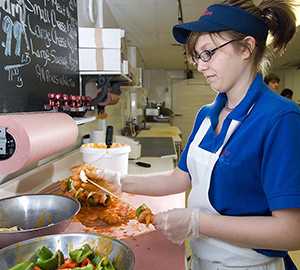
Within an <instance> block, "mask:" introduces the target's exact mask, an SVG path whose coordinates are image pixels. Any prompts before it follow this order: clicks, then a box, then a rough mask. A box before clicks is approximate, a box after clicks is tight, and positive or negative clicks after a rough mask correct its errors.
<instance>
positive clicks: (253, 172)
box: [98, 0, 300, 270]
mask: <svg viewBox="0 0 300 270" xmlns="http://www.w3.org/2000/svg"><path fill="white" fill-rule="evenodd" d="M295 20H296V18H295V15H294V13H293V8H292V2H291V1H288V0H285V1H282V0H272V1H270V0H263V1H259V4H258V5H255V4H254V1H248V0H226V1H223V2H222V3H221V4H214V5H211V6H209V7H208V8H207V10H206V11H205V12H204V13H203V14H202V15H201V16H200V18H199V19H198V20H196V21H193V22H188V23H183V24H179V25H175V26H174V28H173V35H174V37H175V39H176V40H177V42H179V43H181V44H186V48H187V52H188V56H189V59H190V61H191V62H192V63H193V64H194V65H195V66H196V68H197V70H198V71H199V72H201V73H202V74H203V75H204V77H205V78H206V80H207V82H208V84H209V85H210V86H211V88H212V89H213V90H214V91H215V92H216V98H215V100H214V102H213V103H212V104H208V105H206V106H203V107H201V108H200V109H199V111H198V113H197V115H196V118H195V122H194V126H193V129H192V131H191V134H190V136H189V139H188V142H187V144H186V146H185V148H184V151H183V152H182V155H181V157H180V161H179V164H178V167H177V168H176V169H174V170H173V171H170V172H165V173H160V174H154V175H153V174H152V175H145V176H133V175H127V176H120V174H119V173H117V172H112V171H108V170H105V169H99V170H98V174H99V175H100V176H102V177H104V178H106V179H107V180H109V181H111V182H113V183H114V184H115V185H117V186H119V187H120V188H121V190H122V191H124V192H129V193H135V194H143V195H150V196H163V195H169V194H175V193H180V192H184V191H187V190H189V189H190V188H191V192H190V194H189V198H188V206H187V208H183V209H172V210H169V211H166V212H161V213H156V214H155V215H154V225H155V227H156V229H157V230H159V231H161V232H162V233H163V234H164V235H165V236H166V237H167V238H168V239H170V240H171V241H173V242H175V243H179V244H181V243H183V241H184V240H185V239H189V240H190V246H191V250H192V269H193V270H217V269H219V270H224V269H226V270H229V269H235V270H242V269H243V270H246V269H247V270H275V269H276V270H283V269H286V270H292V269H296V267H295V265H294V264H293V262H292V260H291V259H290V257H289V255H288V252H287V251H288V250H297V249H300V233H299V228H300V169H299V160H300V140H299V139H298V138H299V137H300V110H299V108H298V106H297V105H296V104H294V103H292V102H285V101H284V100H283V99H282V98H281V97H280V96H279V95H278V94H276V93H274V92H273V91H271V90H270V89H269V88H268V87H267V86H266V84H265V83H264V81H263V77H262V75H261V74H262V71H265V70H266V64H267V63H269V61H268V59H267V55H270V53H269V52H270V50H272V51H273V53H280V52H282V51H283V50H284V49H285V48H286V46H287V44H288V43H289V41H290V40H291V39H292V38H293V36H294V34H295V31H296V25H295ZM269 33H270V34H271V35H272V36H273V41H272V43H271V44H270V45H269V47H267V45H266V40H267V36H268V34H269ZM269 60H270V59H269ZM183 102H184V101H183ZM283 142H284V143H283Z"/></svg>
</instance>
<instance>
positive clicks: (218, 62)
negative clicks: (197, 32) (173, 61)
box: [195, 34, 246, 92]
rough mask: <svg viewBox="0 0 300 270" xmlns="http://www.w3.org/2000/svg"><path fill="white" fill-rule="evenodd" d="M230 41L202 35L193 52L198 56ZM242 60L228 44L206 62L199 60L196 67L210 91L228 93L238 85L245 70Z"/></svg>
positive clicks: (239, 54) (230, 44)
mask: <svg viewBox="0 0 300 270" xmlns="http://www.w3.org/2000/svg"><path fill="white" fill-rule="evenodd" d="M230 40H232V39H231V38H226V39H225V37H224V38H223V37H220V36H218V35H215V36H214V37H213V38H212V37H211V35H210V34H203V35H201V36H200V37H199V38H198V40H197V42H196V45H195V51H196V53H197V54H198V55H199V54H200V53H201V52H203V51H204V50H212V49H214V48H216V47H218V46H220V45H222V44H224V43H226V42H228V41H230ZM233 42H234V41H233ZM243 59H244V58H243V56H242V53H239V52H238V51H237V49H235V48H234V47H233V46H232V43H229V44H227V45H226V46H224V47H222V48H219V49H217V50H216V51H215V53H214V54H213V55H212V57H211V59H210V60H209V61H208V62H204V61H202V60H201V59H199V60H198V61H197V63H196V67H197V70H198V71H199V72H201V73H202V74H203V75H204V77H205V78H206V80H207V82H208V84H209V85H210V86H211V88H212V89H214V90H215V91H218V92H228V91H229V90H230V89H231V88H233V87H234V86H235V85H236V84H237V83H238V81H239V79H240V78H241V75H242V74H243V71H244V70H245V65H246V62H245V61H244V60H243Z"/></svg>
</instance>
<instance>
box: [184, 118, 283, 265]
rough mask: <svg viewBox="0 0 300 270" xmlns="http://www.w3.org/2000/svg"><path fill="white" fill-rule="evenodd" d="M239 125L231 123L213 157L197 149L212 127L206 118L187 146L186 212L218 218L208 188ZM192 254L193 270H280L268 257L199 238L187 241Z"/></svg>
mask: <svg viewBox="0 0 300 270" xmlns="http://www.w3.org/2000/svg"><path fill="white" fill-rule="evenodd" d="M239 124H240V122H238V121H236V120H232V121H231V123H230V126H229V128H228V131H227V134H226V136H225V139H224V142H223V144H222V146H221V147H220V149H219V150H218V151H217V152H216V153H211V152H209V151H206V150H204V149H202V148H200V147H199V145H200V143H201V141H202V139H203V138H204V136H205V134H206V132H207V131H208V129H209V128H210V126H211V122H210V120H209V118H205V119H204V120H203V122H202V124H201V126H200V128H199V129H198V132H197V134H196V135H195V138H194V140H193V141H192V143H191V144H190V147H189V151H188V155H187V166H188V169H189V173H190V175H191V179H192V190H191V193H190V195H189V199H188V207H189V208H198V209H200V210H201V211H202V212H204V213H211V214H215V215H220V214H219V213H218V212H217V211H216V210H215V209H214V208H213V206H212V205H211V204H210V201H209V187H210V181H211V175H212V171H213V168H214V166H215V164H216V162H217V160H218V158H219V155H220V153H221V152H222V149H223V147H224V146H225V145H226V143H227V142H228V140H229V138H230V136H231V135H232V134H233V133H234V131H235V130H236V128H237V127H238V126H239ZM190 244H191V248H192V252H193V259H194V260H193V261H194V262H193V263H192V269H193V270H200V269H201V270H222V269H228V268H231V267H233V268H234V269H236V270H238V269H251V270H252V269H253V270H254V269H255V270H267V269H268V270H273V269H274V270H275V269H276V270H283V269H284V264H283V260H282V259H281V258H279V259H278V258H272V257H267V256H264V255H262V254H259V253H257V252H255V251H254V250H252V249H248V248H241V247H238V246H234V245H231V244H229V243H226V242H223V241H220V240H217V239H214V238H209V237H205V236H203V237H201V238H199V239H192V240H191V241H190Z"/></svg>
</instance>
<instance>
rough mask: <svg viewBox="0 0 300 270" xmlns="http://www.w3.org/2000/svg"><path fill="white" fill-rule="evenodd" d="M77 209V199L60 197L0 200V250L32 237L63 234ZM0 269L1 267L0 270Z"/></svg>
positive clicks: (24, 196)
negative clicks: (15, 229)
mask: <svg viewBox="0 0 300 270" xmlns="http://www.w3.org/2000/svg"><path fill="white" fill-rule="evenodd" d="M79 210H80V203H79V202H78V201H77V200H74V199H72V198H68V197H65V196H62V195H50V194H29V195H20V196H15V197H10V198H5V199H1V200H0V228H11V227H13V226H18V228H20V229H21V230H20V231H16V232H0V248H3V247H5V246H8V245H10V244H13V243H16V242H20V241H23V240H26V239H29V238H33V237H36V236H42V235H48V234H55V233H60V232H63V231H64V230H65V229H66V227H67V226H68V225H69V224H70V222H71V218H72V217H73V216H75V215H76V214H77V213H78V212H79ZM0 269H2V268H0Z"/></svg>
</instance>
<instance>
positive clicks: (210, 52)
mask: <svg viewBox="0 0 300 270" xmlns="http://www.w3.org/2000/svg"><path fill="white" fill-rule="evenodd" d="M237 40H239V39H233V40H230V41H227V42H225V43H224V44H222V45H220V46H218V47H216V48H214V49H212V50H204V51H202V52H201V53H200V54H198V53H197V52H196V51H194V53H193V55H192V60H193V62H194V63H195V64H197V63H198V62H199V60H200V59H201V61H203V62H208V61H209V60H210V59H211V57H212V56H213V55H214V54H215V52H216V51H217V50H218V49H220V48H222V47H224V46H226V45H227V44H229V43H231V42H233V41H237Z"/></svg>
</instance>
